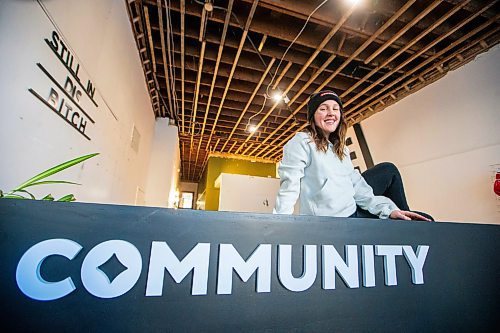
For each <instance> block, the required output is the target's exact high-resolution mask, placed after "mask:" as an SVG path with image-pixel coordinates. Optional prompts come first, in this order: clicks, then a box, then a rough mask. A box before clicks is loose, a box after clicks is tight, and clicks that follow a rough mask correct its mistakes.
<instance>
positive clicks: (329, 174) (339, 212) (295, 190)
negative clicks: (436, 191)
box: [274, 90, 431, 221]
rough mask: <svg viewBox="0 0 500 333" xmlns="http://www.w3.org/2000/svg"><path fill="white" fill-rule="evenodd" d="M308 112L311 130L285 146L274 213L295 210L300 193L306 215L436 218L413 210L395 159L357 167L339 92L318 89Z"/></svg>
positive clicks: (287, 212)
mask: <svg viewBox="0 0 500 333" xmlns="http://www.w3.org/2000/svg"><path fill="white" fill-rule="evenodd" d="M307 112H308V115H307V116H308V117H307V118H308V122H309V126H308V127H307V132H299V133H297V134H296V135H295V136H294V137H293V138H292V139H291V140H290V141H289V142H288V143H287V144H286V145H285V147H284V151H283V159H282V161H281V164H280V166H279V168H278V173H279V175H280V178H281V182H280V184H281V186H280V190H279V192H278V196H277V198H276V207H275V209H274V213H276V214H292V213H293V209H294V205H295V203H296V201H297V199H298V198H299V195H300V214H301V215H319V216H338V217H375V218H376V217H379V218H381V219H387V218H389V217H390V218H393V219H403V220H425V221H430V220H431V219H429V218H427V217H424V216H423V215H422V213H421V214H419V213H416V212H411V211H409V207H408V204H407V203H406V197H405V194H404V189H403V182H402V180H401V176H400V174H399V172H398V170H397V169H396V167H395V166H394V165H393V164H390V163H382V164H379V165H376V166H375V167H373V168H371V169H369V170H367V171H366V172H365V173H364V174H363V176H361V174H360V173H359V171H358V170H356V169H355V168H354V167H353V165H352V162H351V159H350V156H349V150H348V148H347V147H346V145H345V136H346V132H347V123H346V121H345V117H344V112H343V107H342V101H341V100H340V98H339V96H338V95H337V94H336V93H335V92H333V91H330V90H325V91H320V92H318V93H316V94H313V95H312V96H311V97H310V99H309V102H308V104H307ZM363 177H365V178H363ZM369 184H370V185H371V186H370V185H369ZM372 187H373V188H372ZM374 192H375V194H374ZM429 217H430V216H429Z"/></svg>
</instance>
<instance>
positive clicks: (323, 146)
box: [306, 112, 347, 161]
mask: <svg viewBox="0 0 500 333" xmlns="http://www.w3.org/2000/svg"><path fill="white" fill-rule="evenodd" d="M306 131H307V132H308V133H309V135H310V136H311V138H312V140H313V141H314V143H315V144H316V148H317V149H318V150H320V151H322V152H325V153H326V152H327V150H328V142H331V143H332V144H333V152H334V153H335V154H336V155H337V156H338V158H339V159H340V160H341V161H342V160H343V159H344V157H345V154H344V149H345V137H346V133H347V123H346V121H345V118H344V113H343V112H341V113H340V122H339V125H338V126H337V128H336V129H335V131H334V132H332V133H330V135H329V137H328V138H327V137H326V136H325V135H324V134H323V131H321V130H318V128H317V126H316V124H315V123H314V117H311V118H310V119H309V124H308V126H307V127H306Z"/></svg>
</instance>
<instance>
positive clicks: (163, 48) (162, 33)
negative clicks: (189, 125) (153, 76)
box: [157, 0, 175, 118]
mask: <svg viewBox="0 0 500 333" xmlns="http://www.w3.org/2000/svg"><path fill="white" fill-rule="evenodd" d="M157 9H158V20H159V23H158V24H159V26H160V42H161V52H162V59H163V67H164V72H165V83H166V85H167V94H168V108H169V112H170V117H171V118H174V117H173V115H174V113H175V111H174V109H173V105H172V91H171V89H170V79H169V77H168V74H167V73H168V70H167V66H168V62H167V50H166V46H165V30H164V29H163V7H162V4H161V0H157Z"/></svg>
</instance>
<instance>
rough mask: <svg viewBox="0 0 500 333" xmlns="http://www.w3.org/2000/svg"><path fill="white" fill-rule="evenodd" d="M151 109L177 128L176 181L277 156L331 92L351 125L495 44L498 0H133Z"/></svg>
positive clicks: (131, 9) (129, 1) (132, 16)
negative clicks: (229, 160) (221, 162)
mask: <svg viewBox="0 0 500 333" xmlns="http://www.w3.org/2000/svg"><path fill="white" fill-rule="evenodd" d="M126 4H127V9H128V13H129V17H130V22H131V26H132V30H133V33H134V36H135V40H136V43H137V48H138V52H139V55H140V59H141V62H142V65H143V69H144V75H145V80H146V84H147V88H148V90H149V94H150V97H151V103H152V107H153V110H154V112H155V116H156V117H168V118H170V119H172V121H173V122H175V124H176V125H177V126H178V131H179V139H180V143H179V144H180V152H181V180H182V181H194V182H197V181H198V180H199V179H200V177H201V175H202V173H203V170H204V169H205V167H206V164H207V160H208V156H209V155H210V156H212V155H216V156H227V157H238V158H248V159H252V160H258V161H273V162H275V161H278V160H279V159H280V158H281V154H282V147H283V144H284V143H286V142H287V141H288V140H289V139H290V138H291V137H292V136H293V135H294V134H295V133H296V132H297V131H301V130H303V129H304V128H305V126H306V113H307V101H308V98H309V96H310V95H311V94H312V93H314V92H317V91H319V90H321V89H326V88H331V89H333V90H335V91H336V92H337V93H338V94H339V95H340V96H341V98H342V100H343V102H344V107H345V115H346V119H347V121H348V123H349V125H353V124H355V123H359V122H360V121H362V120H363V119H366V118H367V117H370V116H371V115H373V114H374V113H376V112H380V111H381V110H383V109H384V108H386V107H387V106H388V105H391V104H393V103H395V102H397V101H398V100H400V99H402V98H404V97H406V96H408V95H409V94H411V93H414V92H415V91H417V90H419V89H421V88H422V87H424V86H426V85H428V84H430V83H432V82H434V81H436V80H438V79H439V78H441V77H443V76H444V75H446V73H447V72H448V71H450V70H454V69H456V68H458V67H460V66H462V65H464V64H466V63H467V62H469V61H471V60H472V59H474V58H475V57H476V56H477V55H478V54H480V53H482V52H485V51H487V50H489V49H490V48H492V47H493V46H495V45H496V44H497V43H498V42H499V39H500V33H499V28H500V24H499V22H498V20H499V12H500V10H499V9H500V6H499V4H498V3H497V1H496V0H495V1H479V0H475V1H472V0H465V1H458V0H446V1H442V0H436V1H423V0H420V1H417V0H408V1H396V0H358V1H355V0H329V1H328V0H325V1H323V0H315V1H301V0H260V1H259V0H236V1H234V0H217V1H213V0H208V1H200V0H188V1H185V0H180V1H175V0H164V1H161V0H126Z"/></svg>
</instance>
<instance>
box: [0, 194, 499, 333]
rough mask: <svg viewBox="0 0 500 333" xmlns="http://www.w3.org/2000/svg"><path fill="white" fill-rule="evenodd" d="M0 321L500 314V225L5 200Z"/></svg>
mask: <svg viewBox="0 0 500 333" xmlns="http://www.w3.org/2000/svg"><path fill="white" fill-rule="evenodd" d="M0 226H1V229H0V230H1V233H0V235H1V237H0V246H1V247H0V251H1V253H2V260H1V261H0V262H1V264H0V265H1V266H0V279H1V281H2V288H1V293H0V299H1V301H0V302H1V303H2V309H3V310H2V312H3V317H4V320H3V321H2V322H3V324H4V325H6V323H8V325H9V327H10V328H15V329H17V330H28V331H35V330H36V331H46V330H53V329H56V330H67V331H70V330H71V331H109V330H111V331H134V332H136V331H217V332H219V331H266V332H271V331H272V332H275V331H278V332H281V331H282V332H289V331H301V332H302V331H304V332H319V331H325V332H332V331H369V332H374V331H380V332H401V331H405V332H408V331H415V332H416V331H418V332H427V331H469V332H470V331H484V330H493V329H494V328H495V327H496V328H498V327H499V324H500V320H499V319H498V316H497V313H496V310H497V304H498V300H499V299H500V288H499V286H498V282H499V281H500V279H499V277H500V275H499V274H500V261H499V260H498V259H497V254H498V253H499V250H500V245H499V240H500V227H499V226H493V225H475V224H456V223H441V222H439V223H428V222H403V221H382V220H368V219H346V218H324V217H305V216H277V215H268V214H243V213H222V212H204V211H191V210H170V209H160V208H149V207H131V206H114V205H97V204H81V203H55V202H43V201H29V200H0Z"/></svg>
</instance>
